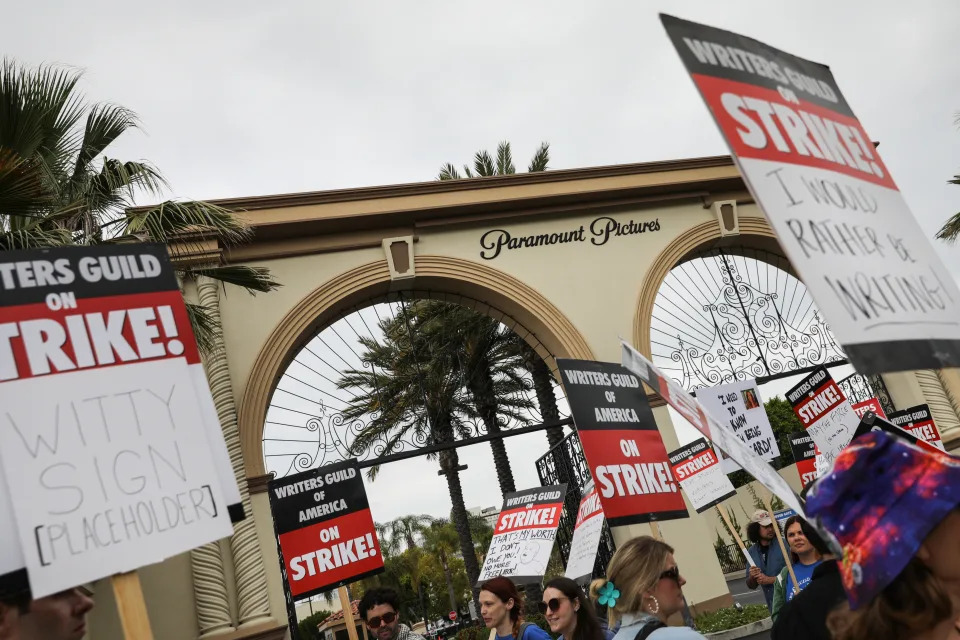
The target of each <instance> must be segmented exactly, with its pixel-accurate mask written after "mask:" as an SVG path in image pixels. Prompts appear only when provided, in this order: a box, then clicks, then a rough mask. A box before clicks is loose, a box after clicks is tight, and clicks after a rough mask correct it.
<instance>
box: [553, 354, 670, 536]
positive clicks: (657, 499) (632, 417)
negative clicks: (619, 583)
mask: <svg viewBox="0 0 960 640" xmlns="http://www.w3.org/2000/svg"><path fill="white" fill-rule="evenodd" d="M557 366H558V367H559V368H560V372H561V380H562V382H563V388H564V390H565V391H566V393H567V402H569V404H570V412H571V413H572V414H573V421H574V423H575V424H576V426H577V433H578V435H579V436H580V443H581V444H582V445H583V454H584V456H585V457H586V459H587V464H588V465H589V466H590V472H591V474H592V476H593V479H594V481H595V482H596V486H597V491H598V492H599V493H600V500H601V502H603V513H604V515H605V516H606V518H607V521H608V522H609V523H610V526H612V527H613V526H620V525H626V524H635V523H638V522H651V521H654V520H673V519H676V518H686V517H688V514H687V507H686V505H685V504H684V502H683V496H681V495H680V487H679V485H678V484H677V482H676V480H675V478H674V477H673V475H672V474H671V472H670V462H669V460H668V459H667V449H666V447H665V446H664V444H663V439H662V438H661V437H660V430H659V429H657V423H656V421H655V420H654V419H653V412H652V411H650V405H649V403H648V402H647V396H646V393H645V392H644V390H643V385H642V384H641V383H640V380H639V379H638V378H637V377H636V376H635V375H633V374H632V373H630V372H629V371H627V370H626V369H624V368H623V367H622V366H620V365H619V364H615V363H610V362H592V361H588V360H567V359H563V358H558V359H557Z"/></svg>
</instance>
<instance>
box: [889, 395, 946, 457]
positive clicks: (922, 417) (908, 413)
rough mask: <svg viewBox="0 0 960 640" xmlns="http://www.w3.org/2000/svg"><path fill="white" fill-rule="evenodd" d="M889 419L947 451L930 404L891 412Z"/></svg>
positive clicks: (921, 438)
mask: <svg viewBox="0 0 960 640" xmlns="http://www.w3.org/2000/svg"><path fill="white" fill-rule="evenodd" d="M874 413H876V414H877V416H878V417H880V418H883V417H885V416H883V415H882V414H880V413H877V412H874ZM887 420H888V421H889V422H891V423H893V424H895V425H897V426H898V427H900V428H901V429H903V430H904V431H908V432H910V433H912V434H913V435H914V436H916V437H917V438H919V439H920V440H923V441H924V442H926V443H928V444H932V445H933V446H935V447H936V448H938V449H940V451H946V449H945V448H944V446H943V440H941V438H940V430H939V429H937V425H936V424H934V422H933V414H931V413H930V406H929V405H926V404H918V405H917V406H915V407H910V408H909V409H904V410H903V411H895V412H894V413H891V414H890V417H889V418H887Z"/></svg>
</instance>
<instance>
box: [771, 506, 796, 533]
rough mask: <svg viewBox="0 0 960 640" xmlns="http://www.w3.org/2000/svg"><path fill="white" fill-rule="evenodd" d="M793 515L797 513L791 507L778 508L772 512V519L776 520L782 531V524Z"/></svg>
mask: <svg viewBox="0 0 960 640" xmlns="http://www.w3.org/2000/svg"><path fill="white" fill-rule="evenodd" d="M795 515H797V512H796V511H794V510H793V509H780V511H775V512H774V513H773V519H774V520H776V521H777V524H778V525H780V530H781V531H783V525H784V524H786V522H787V520H789V519H790V518H792V517H793V516H795ZM784 533H786V531H784Z"/></svg>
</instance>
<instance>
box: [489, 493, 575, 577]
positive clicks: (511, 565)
mask: <svg viewBox="0 0 960 640" xmlns="http://www.w3.org/2000/svg"><path fill="white" fill-rule="evenodd" d="M566 494H567V485H565V484H557V485H551V486H549V487H534V488H533V489H527V490H526V491H516V492H514V493H508V494H506V495H505V496H504V497H503V507H502V508H501V509H500V516H499V517H498V518H497V526H496V527H494V529H493V539H492V540H491V541H490V548H489V549H488V550H487V556H486V558H484V560H483V569H481V571H480V580H479V582H478V585H479V583H482V582H484V581H486V580H489V579H490V578H496V577H497V576H506V577H507V578H510V579H511V580H513V582H514V583H515V584H520V585H522V584H539V583H540V580H541V578H543V573H544V572H545V571H546V570H547V562H549V561H550V552H551V551H552V550H553V541H554V539H555V538H556V537H557V526H558V525H559V524H560V513H561V511H563V497H564V496H565V495H566Z"/></svg>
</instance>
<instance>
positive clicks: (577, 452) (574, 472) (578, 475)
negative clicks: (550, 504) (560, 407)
mask: <svg viewBox="0 0 960 640" xmlns="http://www.w3.org/2000/svg"><path fill="white" fill-rule="evenodd" d="M537 474H538V475H539V476H540V484H542V485H544V486H546V485H550V484H559V483H566V484H567V495H566V497H564V500H563V506H564V509H563V513H562V514H561V516H560V525H559V527H558V528H557V545H558V547H559V549H560V558H561V559H562V560H563V563H564V565H566V563H567V560H568V558H569V557H570V543H571V542H572V541H573V527H574V525H575V524H576V522H577V511H578V510H579V508H580V499H581V498H582V497H583V488H584V487H585V486H586V484H587V483H588V482H589V481H590V468H589V467H588V466H587V460H586V458H585V457H584V455H583V448H582V447H581V446H580V437H579V436H578V435H577V432H576V431H574V432H573V433H571V434H570V435H568V436H567V437H566V438H564V439H563V440H562V441H561V442H560V444H558V445H556V446H554V447H553V448H552V449H550V450H549V451H547V453H546V454H544V455H543V456H541V457H540V458H539V459H538V460H537ZM616 548H617V547H616V545H615V544H614V542H613V535H612V534H611V533H610V527H609V526H607V523H606V522H604V523H603V532H602V533H601V534H600V545H599V547H598V549H597V558H596V560H595V561H594V564H593V575H594V576H603V575H606V572H607V565H608V564H609V563H610V559H611V558H612V557H613V552H614V551H616Z"/></svg>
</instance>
